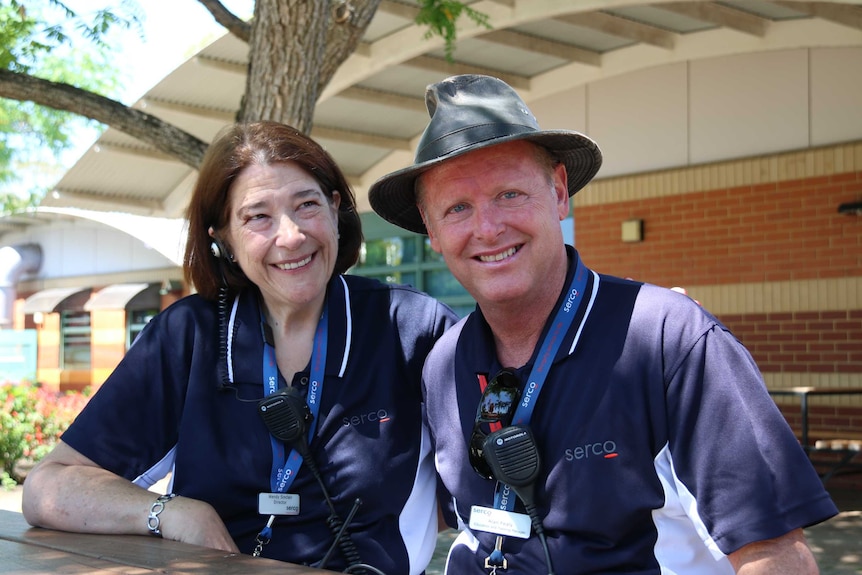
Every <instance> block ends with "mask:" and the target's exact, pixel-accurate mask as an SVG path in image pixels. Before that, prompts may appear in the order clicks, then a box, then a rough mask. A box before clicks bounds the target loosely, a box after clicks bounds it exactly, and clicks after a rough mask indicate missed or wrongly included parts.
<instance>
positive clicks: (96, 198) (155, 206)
mask: <svg viewBox="0 0 862 575" xmlns="http://www.w3.org/2000/svg"><path fill="white" fill-rule="evenodd" d="M49 195H51V196H53V200H52V201H51V202H49V204H48V205H49V207H50V206H61V205H65V206H69V207H77V206H76V202H82V203H85V204H99V205H104V206H105V209H108V210H115V211H128V212H129V213H133V214H140V213H142V212H145V213H147V214H149V215H156V214H161V213H162V211H163V209H162V204H161V202H158V201H156V200H145V199H142V198H132V197H129V196H106V195H105V194H99V193H96V192H84V191H79V190H74V191H73V190H66V189H63V188H54V189H53V190H51V192H49ZM60 199H62V200H63V203H61V202H58V201H57V200H60Z"/></svg>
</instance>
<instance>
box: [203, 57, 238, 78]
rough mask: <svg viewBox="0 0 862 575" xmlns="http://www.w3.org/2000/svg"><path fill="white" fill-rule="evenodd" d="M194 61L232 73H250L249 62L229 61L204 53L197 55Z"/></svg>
mask: <svg viewBox="0 0 862 575" xmlns="http://www.w3.org/2000/svg"><path fill="white" fill-rule="evenodd" d="M194 62H195V64H199V65H201V66H206V67H207V68H212V69H214V70H222V71H223V72H230V73H231V74H242V75H243V76H245V75H246V74H248V64H240V63H237V62H228V61H227V60H218V59H216V58H211V57H209V56H203V55H199V56H195V57H194Z"/></svg>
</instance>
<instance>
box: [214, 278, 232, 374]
mask: <svg viewBox="0 0 862 575" xmlns="http://www.w3.org/2000/svg"><path fill="white" fill-rule="evenodd" d="M227 362H228V357H227V287H225V286H221V287H219V288H218V365H217V366H216V369H217V370H218V375H219V379H220V380H221V385H222V387H230V386H231V381H230V378H229V377H228V376H227Z"/></svg>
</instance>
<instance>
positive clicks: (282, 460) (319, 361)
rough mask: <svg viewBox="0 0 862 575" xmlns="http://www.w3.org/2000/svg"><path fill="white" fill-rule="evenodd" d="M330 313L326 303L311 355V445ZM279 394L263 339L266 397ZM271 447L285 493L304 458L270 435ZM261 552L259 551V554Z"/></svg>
mask: <svg viewBox="0 0 862 575" xmlns="http://www.w3.org/2000/svg"><path fill="white" fill-rule="evenodd" d="M328 317H329V316H328V313H327V305H326V302H324V303H323V312H322V313H321V314H320V320H319V321H318V322H317V330H316V331H315V332H314V347H313V348H312V352H311V374H310V375H311V378H310V380H309V382H308V393H307V395H306V403H307V404H308V407H309V410H310V411H311V415H312V418H311V422H310V424H309V426H308V442H309V443H311V439H312V437H314V431H315V429H316V426H317V416H318V413H319V412H320V398H321V396H322V395H323V379H324V375H325V372H326V346H327V332H328ZM260 321H261V329H264V330H265V327H264V324H265V320H264V318H263V314H261V320H260ZM276 391H278V365H277V363H276V358H275V347H273V345H272V343H270V341H268V338H266V337H264V344H263V394H264V395H265V396H268V395H271V394H273V393H275V392H276ZM270 443H271V444H272V471H271V473H270V478H269V482H270V487H271V488H272V492H273V493H286V492H287V490H288V489H289V488H290V486H291V484H293V480H294V479H296V474H297V472H299V468H300V466H301V465H302V456H301V455H300V454H299V453H298V452H297V450H296V449H291V451H290V454H289V455H288V456H287V457H285V446H284V443H283V442H282V441H280V440H278V439H276V438H275V437H274V436H273V435H272V434H270ZM274 518H275V517H274V516H272V517H270V519H269V521H268V522H267V524H266V526H265V527H264V528H263V529H262V530H261V532H260V533H259V534H258V543H259V546H260V543H261V542H268V541H269V539H270V538H271V537H272V522H273V519H274ZM264 544H265V543H264ZM258 553H259V551H258Z"/></svg>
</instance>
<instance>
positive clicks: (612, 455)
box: [605, 453, 619, 459]
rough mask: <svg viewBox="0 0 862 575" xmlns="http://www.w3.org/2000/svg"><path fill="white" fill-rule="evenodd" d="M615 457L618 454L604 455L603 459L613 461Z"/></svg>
mask: <svg viewBox="0 0 862 575" xmlns="http://www.w3.org/2000/svg"><path fill="white" fill-rule="evenodd" d="M617 455H619V453H608V454H607V455H605V459H613V458H614V457H616V456H617Z"/></svg>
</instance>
